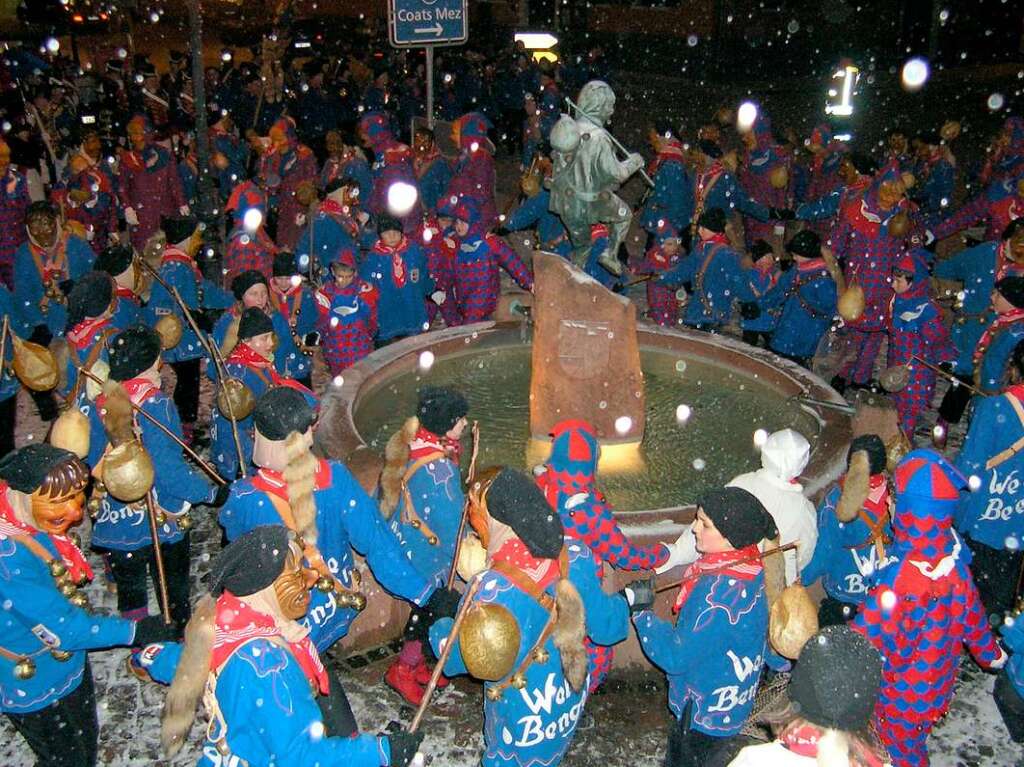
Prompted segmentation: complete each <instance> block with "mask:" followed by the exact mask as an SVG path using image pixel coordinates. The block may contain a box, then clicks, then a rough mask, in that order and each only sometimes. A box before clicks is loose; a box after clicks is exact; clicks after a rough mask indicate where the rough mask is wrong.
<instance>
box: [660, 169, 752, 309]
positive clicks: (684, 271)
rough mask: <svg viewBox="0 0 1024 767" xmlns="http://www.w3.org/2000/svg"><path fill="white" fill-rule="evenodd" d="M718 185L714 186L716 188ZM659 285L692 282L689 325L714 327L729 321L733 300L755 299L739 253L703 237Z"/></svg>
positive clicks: (747, 272)
mask: <svg viewBox="0 0 1024 767" xmlns="http://www.w3.org/2000/svg"><path fill="white" fill-rule="evenodd" d="M716 188H717V187H716ZM658 282H659V283H660V284H662V285H668V286H670V287H679V286H680V285H682V284H683V283H684V282H689V283H691V284H692V285H693V293H692V296H691V298H690V301H689V302H688V303H687V304H686V311H685V313H684V317H683V322H685V323H686V324H687V325H689V326H690V327H698V328H716V327H718V326H720V325H724V324H726V323H728V322H729V318H730V317H731V316H732V304H733V301H737V300H738V301H756V300H757V296H756V295H755V293H754V290H753V288H751V286H750V273H749V270H746V269H744V268H743V267H742V266H741V263H740V256H739V254H738V253H737V252H736V251H734V250H733V249H732V248H730V247H729V246H728V245H726V244H724V243H718V242H712V241H711V240H705V241H703V242H701V243H699V244H698V245H697V246H696V247H695V248H694V249H693V252H692V253H690V255H688V256H686V258H683V259H682V260H680V262H679V263H678V264H676V266H674V267H673V268H672V269H670V270H669V271H667V272H665V274H663V275H662V276H661V277H659V278H658Z"/></svg>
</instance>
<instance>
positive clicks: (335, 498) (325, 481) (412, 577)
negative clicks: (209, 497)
mask: <svg viewBox="0 0 1024 767" xmlns="http://www.w3.org/2000/svg"><path fill="white" fill-rule="evenodd" d="M287 492H288V486H287V484H286V483H285V482H284V481H283V480H282V479H281V477H280V475H279V474H277V473H276V472H272V471H269V470H267V469H259V470H257V472H256V474H255V475H253V476H251V477H247V478H245V479H243V480H240V481H238V482H236V483H235V484H234V485H233V486H232V488H231V495H230V496H229V497H228V500H227V503H225V504H224V507H223V508H222V509H221V511H220V515H219V519H220V523H221V525H223V526H224V532H225V534H226V535H227V537H228V540H230V541H233V540H234V539H235V538H238V537H239V536H241V535H244V534H245V533H247V532H249V531H250V530H252V529H253V528H255V527H259V526H260V525H280V524H282V520H281V515H280V514H279V513H278V512H277V510H276V508H275V506H274V498H275V497H276V499H277V502H278V503H281V502H282V501H283V502H284V505H285V507H287V503H288V501H287ZM313 497H314V499H315V502H316V527H317V536H318V537H317V544H316V545H317V548H318V549H319V551H320V555H321V556H322V557H323V559H324V562H326V564H327V567H328V568H329V569H330V571H331V573H332V574H333V575H334V576H335V577H336V578H337V579H338V580H339V581H341V583H342V584H343V585H345V586H347V587H351V586H352V571H353V568H354V567H355V562H354V561H353V557H352V550H353V549H355V550H356V551H358V552H359V553H360V554H362V555H363V556H364V557H366V561H367V564H369V566H370V570H371V571H372V572H373V577H374V578H376V579H377V581H378V582H379V583H380V584H381V586H383V587H384V588H385V589H387V590H388V591H389V592H390V593H392V594H395V595H397V596H399V597H401V598H402V599H406V600H408V601H410V602H415V603H416V604H418V605H422V604H425V603H426V601H427V598H428V597H429V596H430V595H431V593H433V591H434V586H433V585H432V584H430V583H427V582H426V581H425V580H424V578H423V576H421V575H420V574H419V573H418V572H417V571H416V568H415V567H413V565H412V564H411V562H410V561H409V557H408V555H407V554H406V552H403V551H402V549H401V547H400V546H399V545H398V542H397V541H396V540H395V538H394V536H392V535H391V533H390V531H389V530H388V528H387V523H386V522H385V521H384V519H383V518H382V517H381V515H380V511H379V510H378V508H377V504H376V503H374V501H373V499H371V498H370V496H368V495H367V494H366V491H365V490H363V488H362V487H361V486H360V485H359V483H358V482H356V480H355V478H354V477H353V476H352V475H351V474H350V473H349V470H348V469H347V468H345V465H344V464H343V463H341V462H340V461H324V460H321V461H320V463H319V467H318V471H317V474H316V489H315V490H314V493H313ZM358 614H359V613H357V612H356V611H355V610H352V609H350V608H343V607H341V606H340V605H339V604H338V602H337V600H336V598H335V594H334V593H333V592H332V593H328V594H325V593H324V592H322V591H320V590H319V589H316V588H314V589H313V591H312V599H311V600H310V603H309V610H308V612H307V613H306V618H305V619H304V620H303V621H302V622H303V623H304V625H306V626H309V628H310V635H309V637H310V639H311V640H312V641H313V643H314V644H315V645H316V647H317V649H318V650H320V651H321V652H323V651H324V650H326V649H327V648H328V647H330V646H331V645H333V644H334V643H335V642H337V641H338V640H339V639H341V638H342V637H343V636H345V634H347V633H348V627H349V624H351V623H352V621H353V620H354V619H355V617H356V616H357V615H358Z"/></svg>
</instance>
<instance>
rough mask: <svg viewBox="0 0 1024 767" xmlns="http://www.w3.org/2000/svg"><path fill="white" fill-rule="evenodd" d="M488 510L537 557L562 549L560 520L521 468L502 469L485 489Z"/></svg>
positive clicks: (551, 554)
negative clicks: (486, 489)
mask: <svg viewBox="0 0 1024 767" xmlns="http://www.w3.org/2000/svg"><path fill="white" fill-rule="evenodd" d="M487 512H488V513H489V514H490V515H491V516H492V517H494V519H496V520H497V521H498V522H502V523H504V524H506V525H508V526H509V527H511V528H512V532H514V533H515V534H516V536H517V537H518V538H519V539H520V540H522V542H523V543H525V544H526V548H528V549H529V550H530V553H531V554H532V555H533V556H535V557H537V558H538V559H554V558H555V557H557V556H558V555H559V553H560V552H561V551H562V543H563V541H562V538H563V537H564V535H565V531H564V530H563V529H562V521H561V520H560V519H559V518H558V514H556V513H555V511H554V510H553V509H552V508H551V505H550V504H549V503H548V501H547V498H545V497H544V493H543V492H541V489H540V488H539V487H537V483H536V482H534V481H533V480H532V479H531V478H530V477H528V476H526V475H525V474H523V472H521V471H516V470H515V469H502V470H501V472H500V473H499V474H498V476H496V477H495V478H494V481H493V482H491V487H490V489H488V491H487Z"/></svg>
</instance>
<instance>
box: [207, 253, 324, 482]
mask: <svg viewBox="0 0 1024 767" xmlns="http://www.w3.org/2000/svg"><path fill="white" fill-rule="evenodd" d="M244 274H245V273H244V272H243V274H242V275H240V276H244ZM236 281H237V278H236ZM237 328H238V330H237V343H234V344H232V341H234V340H235V339H232V338H231V337H230V335H231V333H230V332H229V333H228V336H227V338H226V341H225V344H224V346H223V347H222V350H223V351H224V352H227V356H226V359H225V360H224V372H225V375H226V376H228V377H229V378H237V379H238V380H240V381H241V382H242V383H243V384H244V385H245V386H246V387H247V388H248V389H249V391H250V392H252V396H253V398H254V399H259V397H260V395H262V394H263V393H264V392H265V391H267V390H268V389H271V388H273V387H275V386H288V387H291V388H293V389H295V390H296V391H297V392H299V393H300V394H301V395H302V397H303V398H304V399H305V401H306V402H308V403H310V405H311V406H315V405H316V395H314V394H313V392H311V391H310V390H309V389H307V388H306V387H305V386H303V385H302V384H300V383H299V382H298V381H294V380H292V379H291V378H286V377H284V376H282V375H280V374H279V373H278V372H277V370H275V368H274V345H275V344H276V343H277V341H276V334H277V331H276V328H275V327H274V323H273V321H272V320H271V318H270V317H268V316H267V315H266V313H265V312H264V311H263V309H257V308H256V307H249V308H247V309H245V310H244V311H243V312H242V315H241V317H240V318H239V320H238V324H237ZM215 405H216V406H215V407H214V409H213V426H212V428H211V438H212V444H211V448H210V450H211V453H212V455H213V460H214V463H215V464H216V465H217V469H218V471H219V472H220V474H221V476H223V477H228V478H234V477H235V476H236V474H239V475H241V476H245V475H247V474H249V473H250V471H251V470H252V465H251V464H252V441H253V416H252V414H251V413H250V414H249V415H247V416H245V417H244V418H239V417H238V415H236V418H237V427H238V441H239V443H240V444H236V443H235V436H234V433H233V431H234V430H233V429H232V426H231V414H230V413H224V412H221V409H220V405H219V404H216V403H215ZM239 447H241V451H242V456H241V463H239V455H238V449H239Z"/></svg>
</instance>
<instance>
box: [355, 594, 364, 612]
mask: <svg viewBox="0 0 1024 767" xmlns="http://www.w3.org/2000/svg"><path fill="white" fill-rule="evenodd" d="M352 609H353V610H355V611H356V612H357V613H361V612H362V611H363V610H365V609H366V597H365V596H363V595H362V594H353V595H352Z"/></svg>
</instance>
